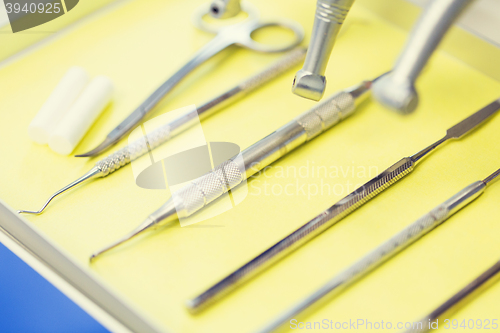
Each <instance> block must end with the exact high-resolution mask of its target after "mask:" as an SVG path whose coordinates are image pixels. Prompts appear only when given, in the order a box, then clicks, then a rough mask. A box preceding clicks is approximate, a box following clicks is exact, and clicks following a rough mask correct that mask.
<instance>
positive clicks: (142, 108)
mask: <svg viewBox="0 0 500 333" xmlns="http://www.w3.org/2000/svg"><path fill="white" fill-rule="evenodd" d="M244 10H245V11H246V12H247V13H248V15H249V16H248V18H247V19H246V20H244V21H242V22H240V23H236V24H234V25H230V26H217V25H213V24H209V23H207V22H206V21H204V20H203V16H204V15H205V13H208V9H207V10H206V11H204V12H203V11H200V10H197V11H196V13H195V15H196V16H195V18H194V19H195V25H196V26H197V27H199V28H200V29H203V30H205V31H208V32H211V33H216V35H215V37H214V38H213V39H212V40H211V41H210V42H209V43H208V44H206V45H205V46H204V47H202V48H201V49H200V50H199V51H198V52H197V53H196V54H195V55H194V56H193V58H192V59H191V60H189V61H188V62H187V63H186V64H185V65H184V66H182V67H181V68H180V69H179V70H178V71H177V72H176V73H175V74H174V75H172V76H171V77H170V78H169V79H168V80H167V81H165V82H164V83H163V84H162V85H161V86H160V87H159V88H158V89H157V90H156V91H155V92H153V94H152V95H151V96H149V97H148V98H147V99H146V100H145V101H144V102H143V103H142V104H141V105H139V107H138V108H137V109H135V111H133V112H132V113H131V114H130V115H129V116H128V117H127V118H125V120H123V121H122V122H121V123H120V124H119V125H118V126H117V127H115V128H114V129H113V130H112V131H111V132H109V134H108V135H107V137H106V139H105V140H104V141H103V142H102V143H101V144H100V145H99V146H97V147H96V148H94V149H93V150H91V151H89V152H87V153H85V154H80V155H76V156H77V157H88V156H95V155H98V154H99V153H101V152H102V151H104V150H106V149H108V148H109V147H111V146H112V145H114V144H116V143H117V142H118V141H119V140H120V139H121V138H123V137H124V136H125V135H127V134H128V133H129V132H130V131H131V130H132V129H134V128H135V127H136V126H137V125H138V124H139V123H140V122H141V120H142V119H144V118H145V117H146V116H147V115H149V114H150V113H151V112H152V111H153V110H154V108H155V106H156V105H158V103H160V101H161V100H162V99H163V98H164V97H165V96H166V95H167V94H168V93H169V92H170V91H171V90H172V89H173V88H174V87H175V86H176V85H177V84H179V83H180V82H181V81H182V80H183V79H184V78H185V77H186V76H187V75H188V74H189V73H191V72H192V71H193V70H194V69H195V68H196V67H198V66H199V65H201V64H202V63H204V62H205V61H207V60H208V59H210V58H212V57H213V56H214V55H216V54H217V53H219V52H221V51H222V50H224V49H226V48H227V47H229V46H231V45H238V46H241V47H245V48H248V49H251V50H254V51H257V52H263V53H275V52H283V51H287V50H290V49H292V48H294V47H295V46H297V45H298V44H300V43H301V42H302V39H303V38H304V31H303V29H302V27H301V26H300V24H298V23H296V22H294V21H289V20H279V21H274V22H259V20H258V15H257V11H256V10H255V9H253V7H250V6H248V4H246V6H245V7H244ZM270 26H278V27H282V28H286V29H289V30H291V31H292V32H293V33H294V39H293V41H291V42H288V43H285V45H267V44H263V43H259V42H257V41H255V40H253V39H252V34H253V33H254V32H255V31H257V30H259V29H262V28H266V27H270Z"/></svg>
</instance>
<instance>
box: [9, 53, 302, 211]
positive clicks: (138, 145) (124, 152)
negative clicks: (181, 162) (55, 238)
mask: <svg viewBox="0 0 500 333" xmlns="http://www.w3.org/2000/svg"><path fill="white" fill-rule="evenodd" d="M305 53H306V49H305V48H302V47H299V48H296V49H294V50H292V51H290V52H288V53H287V54H285V55H284V56H283V57H282V58H280V59H279V60H278V61H277V62H275V63H273V64H272V65H271V66H269V67H268V68H267V69H265V70H264V71H262V72H260V73H258V74H256V75H254V76H252V77H250V78H249V79H247V80H245V81H243V82H241V83H240V84H238V85H237V86H236V87H234V88H232V89H230V90H228V91H226V92H225V93H223V94H221V95H219V96H217V97H215V98H214V99H212V100H210V101H208V102H206V103H205V104H203V105H201V106H200V107H199V108H197V113H198V117H199V119H200V120H203V119H206V118H208V117H210V116H211V115H213V114H214V113H216V112H217V111H220V110H221V109H222V108H224V107H226V106H228V105H229V104H231V103H233V102H235V101H236V100H238V99H241V98H243V97H244V96H246V95H247V94H249V93H250V92H251V91H253V90H255V89H257V88H258V87H260V86H261V85H263V84H266V83H268V82H270V81H271V80H273V79H274V78H276V77H277V76H278V75H280V74H283V73H284V72H286V71H287V70H289V69H290V68H292V67H293V66H295V65H297V64H299V63H300V62H301V61H302V60H303V59H304V57H305ZM196 118H197V117H196V114H195V113H194V112H188V113H186V114H185V115H182V116H180V117H178V118H176V119H174V120H172V121H171V122H169V123H167V124H165V125H163V126H160V127H159V128H157V129H156V130H154V131H153V132H152V133H150V134H148V135H147V142H146V138H144V137H143V138H141V139H138V140H136V141H135V142H133V143H131V144H129V145H127V146H125V147H124V148H122V149H120V150H118V151H116V152H115V153H113V154H111V155H109V156H108V157H106V158H103V159H102V160H100V161H98V162H97V163H96V164H95V166H94V167H93V168H92V169H91V170H90V171H88V172H87V173H86V174H84V175H83V176H82V177H80V178H78V179H77V180H75V181H74V182H72V183H70V184H68V185H67V186H65V187H63V188H62V189H60V190H59V191H57V192H56V193H54V194H53V195H52V196H51V197H50V198H49V199H48V200H47V201H46V202H45V204H44V205H43V206H42V208H40V210H38V211H29V210H19V211H18V213H20V214H21V213H23V214H41V213H42V212H43V211H44V210H45V208H46V207H47V206H48V204H49V203H50V202H51V201H52V199H54V198H55V197H56V196H58V195H59V194H61V193H63V192H66V191H67V190H69V189H71V188H73V187H75V186H77V185H78V184H81V183H83V182H85V181H88V180H93V179H96V178H103V177H106V176H108V175H110V174H111V173H113V172H115V171H117V170H118V169H120V168H122V167H124V166H125V165H127V164H129V163H130V162H131V161H134V160H135V159H137V158H139V157H141V156H142V155H144V154H146V153H148V152H149V149H154V148H156V147H158V146H160V145H162V144H164V143H165V142H167V141H169V140H170V139H171V138H173V137H175V136H176V135H178V134H180V133H182V132H183V131H185V130H186V129H188V128H189V127H191V126H192V125H193V124H195V123H196V121H195V120H197V119H196ZM148 146H149V148H148Z"/></svg>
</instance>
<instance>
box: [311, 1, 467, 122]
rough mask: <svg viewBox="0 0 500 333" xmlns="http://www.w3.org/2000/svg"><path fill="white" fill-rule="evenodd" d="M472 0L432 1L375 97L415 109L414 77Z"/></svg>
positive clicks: (401, 109)
mask: <svg viewBox="0 0 500 333" xmlns="http://www.w3.org/2000/svg"><path fill="white" fill-rule="evenodd" d="M473 1H474V0H432V1H430V2H429V5H428V6H427V7H426V9H425V11H424V13H423V14H422V16H421V17H420V18H419V20H418V22H417V23H416V24H415V26H414V27H413V29H412V32H411V34H410V37H409V38H408V42H407V43H406V45H405V47H404V49H403V51H402V52H401V55H400V56H399V58H398V61H397V62H396V65H395V66H394V68H393V70H392V71H391V73H389V74H388V75H386V76H385V77H383V78H381V79H380V80H379V81H378V82H377V84H374V85H373V97H374V98H375V99H376V100H378V101H379V102H380V103H382V104H383V105H384V106H386V107H388V108H390V109H392V110H395V111H397V112H400V113H403V114H405V113H410V112H413V111H414V110H415V109H416V108H417V105H418V94H417V91H416V90H415V81H416V80H417V78H418V76H419V75H420V72H421V71H422V69H423V68H424V66H425V64H426V63H427V61H428V60H429V58H430V57H431V55H432V54H433V52H434V50H435V49H436V48H437V46H438V45H439V43H440V42H441V40H442V39H443V37H444V35H445V34H446V32H447V31H448V29H449V28H450V26H451V25H452V24H453V22H455V20H456V19H457V18H458V17H459V16H460V14H461V13H462V12H463V11H464V10H465V9H466V8H467V6H468V5H469V4H471V3H472V2H473ZM306 59H307V58H306Z"/></svg>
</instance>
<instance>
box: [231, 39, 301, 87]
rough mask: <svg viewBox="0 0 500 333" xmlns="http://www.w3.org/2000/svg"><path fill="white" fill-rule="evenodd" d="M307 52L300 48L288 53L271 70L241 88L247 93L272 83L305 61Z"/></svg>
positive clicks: (260, 74)
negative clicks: (274, 79) (277, 77)
mask: <svg viewBox="0 0 500 333" xmlns="http://www.w3.org/2000/svg"><path fill="white" fill-rule="evenodd" d="M306 52H307V49H306V48H304V47H299V48H296V49H294V50H292V51H290V52H288V53H287V54H286V55H285V56H283V58H281V59H279V60H278V61H277V62H276V63H274V64H273V65H271V66H270V67H269V68H267V69H265V70H264V71H262V72H260V73H259V74H257V75H254V76H253V77H251V78H250V79H248V80H246V81H244V82H242V83H240V84H239V88H240V89H241V90H245V91H247V92H250V91H252V90H254V89H255V88H258V87H259V86H261V85H262V84H264V83H266V82H268V81H271V80H272V79H273V78H275V77H276V76H278V75H280V74H282V73H284V72H285V71H287V70H289V69H290V68H291V67H293V66H295V65H298V64H299V63H300V62H301V61H302V60H304V58H305V56H306Z"/></svg>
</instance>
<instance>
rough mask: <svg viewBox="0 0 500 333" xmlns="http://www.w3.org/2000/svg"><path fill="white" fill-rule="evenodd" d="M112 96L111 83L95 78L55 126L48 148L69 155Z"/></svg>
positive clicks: (105, 78) (101, 77)
mask: <svg viewBox="0 0 500 333" xmlns="http://www.w3.org/2000/svg"><path fill="white" fill-rule="evenodd" d="M112 94H113V82H111V80H110V79H109V78H107V77H105V76H97V77H95V78H94V79H93V80H92V81H91V82H90V83H89V85H88V86H87V87H86V88H85V90H84V91H83V92H82V93H81V94H80V96H79V97H78V99H77V100H76V101H75V103H74V104H73V105H72V106H71V108H70V109H69V111H68V113H67V114H66V115H65V116H64V117H63V118H62V119H61V121H60V122H59V124H57V127H56V129H55V131H54V133H52V135H51V136H50V138H49V147H50V148H51V149H52V150H53V151H55V152H56V153H59V154H62V155H68V154H70V153H71V152H72V151H73V149H74V148H75V147H76V145H77V144H78V143H79V142H80V140H81V139H82V138H83V136H84V135H85V133H87V131H88V129H89V128H90V126H91V125H92V124H93V123H94V121H95V120H96V119H97V117H98V116H99V115H100V114H101V112H102V111H103V110H104V107H105V106H106V105H107V104H108V103H109V102H110V100H111V96H112Z"/></svg>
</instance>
